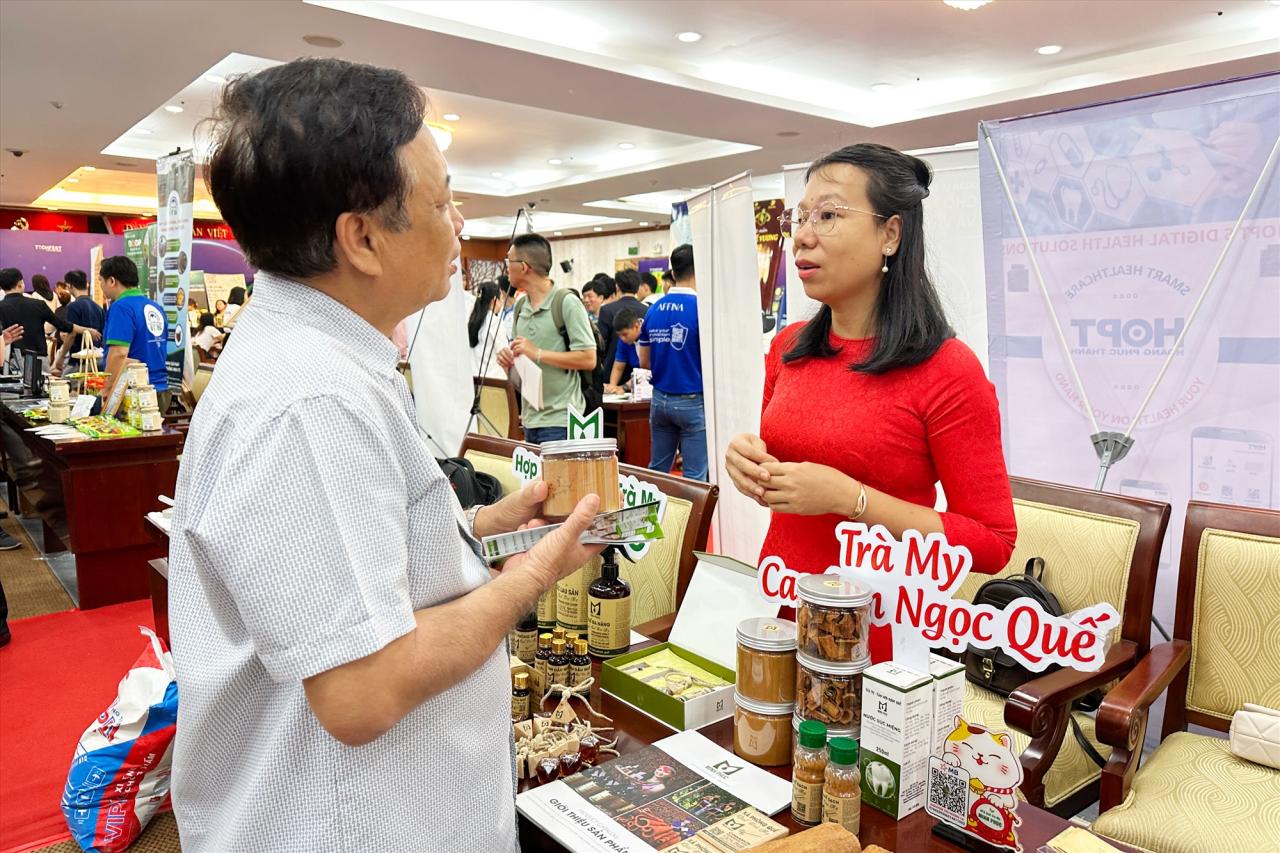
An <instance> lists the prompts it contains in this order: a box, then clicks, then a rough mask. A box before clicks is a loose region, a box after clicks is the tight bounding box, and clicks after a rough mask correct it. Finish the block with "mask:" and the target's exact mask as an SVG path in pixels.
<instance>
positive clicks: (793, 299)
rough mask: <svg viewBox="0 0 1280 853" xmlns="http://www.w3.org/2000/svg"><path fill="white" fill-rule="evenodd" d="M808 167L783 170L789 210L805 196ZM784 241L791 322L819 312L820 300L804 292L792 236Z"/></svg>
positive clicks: (785, 195)
mask: <svg viewBox="0 0 1280 853" xmlns="http://www.w3.org/2000/svg"><path fill="white" fill-rule="evenodd" d="M807 168H809V166H808V165H807V164H806V165H804V166H797V167H796V168H794V169H786V170H784V171H783V172H782V196H783V202H784V203H785V204H786V206H787V210H792V209H794V208H795V206H796V205H797V204H799V203H800V199H802V198H804V172H805V169H807ZM784 243H785V245H786V250H787V323H788V324H790V323H797V322H799V321H801V320H808V319H809V318H810V317H812V316H813V315H814V314H817V313H818V302H817V300H814V299H810V298H809V297H808V295H807V294H806V293H805V292H804V284H803V283H802V282H801V281H800V276H799V275H798V274H797V273H796V255H795V246H794V245H793V244H792V242H791V238H790V237H787V238H784Z"/></svg>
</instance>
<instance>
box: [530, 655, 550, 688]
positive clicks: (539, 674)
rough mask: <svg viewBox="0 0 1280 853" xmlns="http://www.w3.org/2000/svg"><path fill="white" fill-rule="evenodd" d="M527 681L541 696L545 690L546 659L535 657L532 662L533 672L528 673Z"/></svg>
mask: <svg viewBox="0 0 1280 853" xmlns="http://www.w3.org/2000/svg"><path fill="white" fill-rule="evenodd" d="M529 681H530V682H531V686H532V687H533V690H534V692H535V693H537V694H538V695H539V696H541V695H542V694H543V693H546V692H547V687H548V685H547V659H546V658H537V659H536V660H535V661H534V663H533V672H531V673H530V675H529Z"/></svg>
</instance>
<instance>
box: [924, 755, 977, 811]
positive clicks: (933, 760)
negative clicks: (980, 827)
mask: <svg viewBox="0 0 1280 853" xmlns="http://www.w3.org/2000/svg"><path fill="white" fill-rule="evenodd" d="M924 809H925V811H926V812H928V813H929V814H931V815H933V816H934V817H936V818H937V819H938V820H941V821H944V822H946V823H949V824H951V825H952V826H959V827H963V826H965V824H966V823H967V822H968V819H969V773H968V771H966V770H962V769H960V768H959V767H952V766H951V765H950V764H948V763H947V762H945V761H943V760H942V759H941V758H938V757H937V756H930V757H929V795H928V797H927V798H926V800H925V805H924Z"/></svg>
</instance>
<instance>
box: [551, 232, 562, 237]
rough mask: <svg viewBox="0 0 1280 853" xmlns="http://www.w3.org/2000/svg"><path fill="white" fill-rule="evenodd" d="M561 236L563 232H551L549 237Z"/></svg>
mask: <svg viewBox="0 0 1280 853" xmlns="http://www.w3.org/2000/svg"><path fill="white" fill-rule="evenodd" d="M563 234H564V232H563V231H552V232H551V236H552V237H560V236H562V235H563Z"/></svg>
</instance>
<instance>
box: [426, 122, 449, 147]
mask: <svg viewBox="0 0 1280 853" xmlns="http://www.w3.org/2000/svg"><path fill="white" fill-rule="evenodd" d="M423 124H424V125H426V126H427V130H429V131H431V138H432V139H434V140H435V141H436V147H437V148H439V149H440V150H441V151H448V150H449V146H450V145H451V144H452V143H453V131H452V130H450V129H449V128H447V127H445V126H444V125H443V124H436V123H435V122H434V121H424V122H423Z"/></svg>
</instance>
